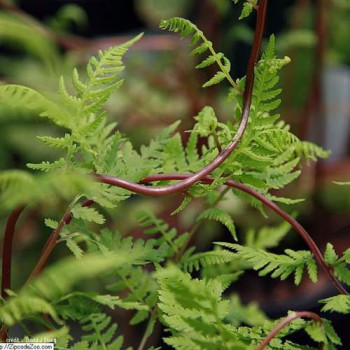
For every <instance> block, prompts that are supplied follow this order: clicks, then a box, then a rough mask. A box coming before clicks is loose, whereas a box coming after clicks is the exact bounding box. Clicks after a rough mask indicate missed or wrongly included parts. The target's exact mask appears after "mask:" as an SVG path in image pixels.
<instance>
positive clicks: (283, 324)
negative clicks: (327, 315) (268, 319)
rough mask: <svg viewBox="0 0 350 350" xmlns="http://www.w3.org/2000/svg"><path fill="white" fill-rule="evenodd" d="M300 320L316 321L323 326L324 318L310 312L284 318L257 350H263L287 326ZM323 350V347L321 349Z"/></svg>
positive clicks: (295, 313) (296, 313) (294, 313)
mask: <svg viewBox="0 0 350 350" xmlns="http://www.w3.org/2000/svg"><path fill="white" fill-rule="evenodd" d="M298 318H310V319H312V320H314V321H315V322H320V323H322V325H323V321H322V318H321V317H320V316H319V315H317V314H315V313H314V312H309V311H297V312H293V313H291V314H290V315H289V316H287V317H286V318H284V319H283V320H282V321H281V322H280V323H279V324H278V325H277V326H276V327H275V328H274V329H273V330H272V331H271V332H270V333H269V334H268V335H267V337H266V338H265V339H264V340H263V342H262V343H261V344H260V345H259V347H258V348H257V350H263V349H264V348H265V346H267V345H268V344H269V343H270V341H271V340H272V339H273V338H274V337H275V336H276V335H277V334H278V333H279V332H280V331H281V330H282V329H283V328H284V327H286V326H288V325H289V324H290V323H291V322H292V321H294V320H296V319H298ZM321 349H323V346H322V347H321Z"/></svg>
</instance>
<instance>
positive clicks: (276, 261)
mask: <svg viewBox="0 0 350 350" xmlns="http://www.w3.org/2000/svg"><path fill="white" fill-rule="evenodd" d="M216 244H219V245H220V246H224V247H227V248H230V249H232V250H235V251H236V252H237V253H236V254H237V257H240V258H242V259H243V260H244V261H246V262H248V263H250V264H251V265H252V268H253V269H254V270H257V271H259V276H266V275H269V274H270V275H271V277H272V278H280V279H281V280H285V279H286V278H287V277H288V276H290V275H291V274H294V283H295V284H296V285H298V284H299V283H300V282H301V279H302V276H303V272H304V269H305V268H306V270H307V273H308V276H309V278H310V280H311V281H312V282H314V283H316V282H317V265H316V262H315V260H314V258H313V256H312V253H311V252H310V251H306V250H299V251H293V250H291V249H286V250H285V254H273V253H269V252H266V251H264V250H262V249H254V248H251V247H246V246H241V245H239V244H231V243H224V242H219V243H216Z"/></svg>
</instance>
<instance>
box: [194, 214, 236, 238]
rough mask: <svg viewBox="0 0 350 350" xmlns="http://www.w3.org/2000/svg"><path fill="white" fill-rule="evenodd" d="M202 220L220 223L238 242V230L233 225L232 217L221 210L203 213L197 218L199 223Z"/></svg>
mask: <svg viewBox="0 0 350 350" xmlns="http://www.w3.org/2000/svg"><path fill="white" fill-rule="evenodd" d="M200 220H214V221H218V222H220V223H221V224H222V225H224V226H226V227H227V229H228V230H229V231H230V233H231V235H232V237H233V239H234V240H236V241H237V235H236V228H235V225H234V223H233V220H232V218H231V216H230V215H229V214H228V213H226V212H225V211H223V210H222V209H219V208H209V209H207V210H205V211H203V212H202V213H201V214H200V215H199V216H198V218H197V222H198V221H200Z"/></svg>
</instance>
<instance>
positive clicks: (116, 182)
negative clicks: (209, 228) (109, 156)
mask: <svg viewBox="0 0 350 350" xmlns="http://www.w3.org/2000/svg"><path fill="white" fill-rule="evenodd" d="M188 177H191V174H158V175H151V176H148V177H146V178H145V179H144V180H142V181H141V184H136V183H133V182H129V181H126V180H123V179H119V178H115V177H113V176H109V175H95V178H96V180H97V181H99V182H102V183H105V184H109V185H112V186H118V187H121V188H124V189H126V190H129V191H132V192H135V193H139V194H143V195H147V196H158V195H159V194H158V192H157V191H153V188H155V189H158V188H163V187H148V186H146V185H145V184H147V183H149V182H155V181H164V180H184V179H186V178H188ZM213 181H214V180H213V179H212V178H211V177H209V176H205V177H203V178H202V179H201V180H200V182H204V183H208V184H210V183H212V182H213ZM225 185H227V186H230V187H234V188H237V189H238V190H240V191H243V192H246V193H248V194H249V195H251V196H253V197H255V198H256V199H258V200H259V201H261V202H262V203H263V204H264V205H266V206H267V207H269V208H270V209H271V210H273V211H274V212H276V213H277V214H278V215H279V216H281V217H282V218H283V219H284V220H286V221H287V222H289V223H290V224H291V226H292V227H293V228H294V229H295V231H296V232H297V233H298V234H299V235H300V236H301V237H302V238H303V240H304V241H305V243H306V244H307V245H308V247H309V248H310V250H311V251H312V253H313V255H314V256H315V259H316V260H317V262H318V263H319V264H320V266H321V267H322V268H323V270H324V271H325V273H326V275H327V277H328V278H329V279H330V280H331V281H332V282H333V284H334V286H335V287H336V288H337V289H338V291H339V292H340V293H342V294H349V293H348V292H347V290H346V289H345V288H344V287H343V286H342V285H341V284H340V283H339V281H338V280H337V279H336V277H335V276H334V274H333V269H332V267H331V266H328V265H327V263H326V261H325V260H324V258H323V255H322V253H321V251H320V250H319V248H318V247H317V245H316V243H315V241H314V240H313V239H312V238H311V236H310V235H309V234H308V233H307V231H306V230H305V229H304V228H303V227H302V226H301V225H300V224H299V223H298V222H297V221H296V220H295V219H294V218H292V217H291V216H290V215H289V214H287V213H286V212H285V211H283V210H282V209H281V208H280V207H278V206H277V205H276V204H275V203H274V202H272V201H271V200H270V199H268V198H266V197H265V196H264V195H262V194H261V193H259V192H257V191H255V190H253V189H251V188H250V187H248V186H246V185H243V184H241V183H238V182H235V181H232V180H229V181H226V182H225ZM164 187H168V188H169V186H164ZM171 193H173V192H171V191H169V192H168V194H171Z"/></svg>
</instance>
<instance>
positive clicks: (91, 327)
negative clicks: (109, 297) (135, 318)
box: [80, 313, 122, 349]
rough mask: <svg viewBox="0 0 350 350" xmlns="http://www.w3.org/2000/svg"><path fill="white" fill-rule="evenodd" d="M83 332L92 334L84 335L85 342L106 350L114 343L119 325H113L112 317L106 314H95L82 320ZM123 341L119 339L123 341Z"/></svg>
mask: <svg viewBox="0 0 350 350" xmlns="http://www.w3.org/2000/svg"><path fill="white" fill-rule="evenodd" d="M80 323H81V324H82V330H83V331H84V332H85V333H87V332H91V333H90V334H85V335H83V337H82V338H83V340H86V341H88V342H92V343H97V344H99V345H100V346H102V348H103V349H106V346H107V345H108V344H109V343H110V342H111V341H112V339H113V337H114V334H115V332H116V330H117V324H116V323H112V318H111V316H108V315H106V314H104V313H93V314H90V315H88V316H86V317H85V318H83V319H82V320H80ZM121 340H122V339H119V341H121Z"/></svg>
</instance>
